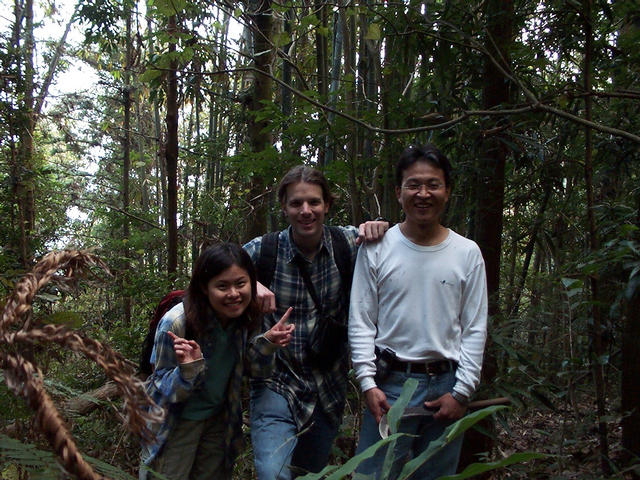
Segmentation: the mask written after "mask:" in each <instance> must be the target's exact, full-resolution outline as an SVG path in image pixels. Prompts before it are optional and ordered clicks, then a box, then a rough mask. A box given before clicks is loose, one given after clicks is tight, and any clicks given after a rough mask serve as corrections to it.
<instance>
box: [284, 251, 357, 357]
mask: <svg viewBox="0 0 640 480" xmlns="http://www.w3.org/2000/svg"><path fill="white" fill-rule="evenodd" d="M294 263H295V264H296V265H297V266H298V269H299V270H300V274H301V275H302V278H303V279H304V283H305V285H306V287H307V290H308V291H309V294H311V298H312V299H313V303H315V305H316V309H317V310H318V320H317V321H316V324H315V326H314V327H313V330H312V331H311V333H310V334H309V344H308V347H309V350H308V357H309V362H310V364H311V366H312V367H313V368H315V369H318V370H331V369H332V368H333V366H334V365H335V364H336V362H337V361H338V360H339V359H340V358H342V357H343V355H344V354H345V353H346V351H347V325H346V322H345V323H342V322H340V321H338V320H337V319H335V318H333V317H329V316H325V314H324V309H323V308H322V304H321V303H320V300H319V298H318V295H317V294H316V290H315V288H314V287H313V283H312V282H311V276H310V275H309V270H307V265H306V263H305V261H304V259H303V258H301V257H300V256H296V257H295V258H294Z"/></svg>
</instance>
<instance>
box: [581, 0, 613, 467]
mask: <svg viewBox="0 0 640 480" xmlns="http://www.w3.org/2000/svg"><path fill="white" fill-rule="evenodd" d="M592 5H593V4H592V0H583V5H582V6H583V9H582V14H583V20H584V33H585V47H584V48H585V52H584V67H583V78H584V91H585V94H586V95H585V97H584V99H585V100H584V101H585V119H586V120H589V121H591V120H592V97H591V95H590V94H591V68H592V67H591V56H592V54H593V23H592V22H593V14H592ZM592 144H593V140H592V131H591V129H590V128H589V127H585V145H584V148H585V158H584V181H585V187H586V196H587V222H588V232H589V247H590V250H591V253H592V254H593V253H595V252H596V250H598V247H599V240H598V231H597V225H596V218H595V212H594V194H593V146H592ZM589 286H590V290H591V315H592V317H593V329H592V331H591V340H592V343H593V357H592V359H591V366H592V370H593V377H594V382H595V386H596V410H597V414H598V435H599V437H600V467H601V469H602V473H604V474H605V475H609V474H610V473H611V467H610V464H609V458H608V457H609V440H608V435H607V423H606V422H605V420H604V416H605V413H606V408H605V402H606V399H605V396H606V393H605V385H604V365H603V364H602V358H603V355H604V345H603V341H602V314H601V310H600V307H599V305H598V299H599V291H598V288H599V285H598V280H597V278H596V276H595V275H590V277H589Z"/></svg>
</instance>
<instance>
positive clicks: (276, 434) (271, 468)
mask: <svg viewBox="0 0 640 480" xmlns="http://www.w3.org/2000/svg"><path fill="white" fill-rule="evenodd" d="M337 433H338V426H337V425H333V424H332V423H331V421H330V420H329V418H328V417H327V415H326V414H325V413H324V411H323V410H322V408H321V407H320V405H316V409H315V410H314V412H313V415H312V416H311V423H310V424H309V425H308V426H307V427H306V428H304V429H303V430H302V432H301V433H300V432H298V428H297V425H296V422H295V420H294V419H293V415H292V413H291V410H290V409H289V403H288V402H287V400H286V398H284V397H283V396H282V395H280V394H278V393H276V392H274V391H273V390H270V389H269V388H267V387H265V386H256V385H252V387H251V443H252V444H253V455H254V460H255V466H256V473H257V474H258V480H276V479H277V480H290V479H291V478H294V477H295V476H297V475H296V473H300V474H302V473H306V472H319V471H320V470H322V469H323V468H324V467H325V465H326V464H327V460H328V459H329V451H330V449H331V444H332V443H333V439H334V438H335V436H336V435H337ZM290 467H292V468H290ZM294 472H295V473H294Z"/></svg>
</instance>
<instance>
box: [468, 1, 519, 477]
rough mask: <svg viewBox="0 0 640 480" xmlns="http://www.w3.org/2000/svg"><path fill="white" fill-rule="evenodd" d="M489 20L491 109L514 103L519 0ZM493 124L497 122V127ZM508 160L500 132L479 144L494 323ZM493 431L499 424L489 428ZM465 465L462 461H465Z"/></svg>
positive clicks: (494, 5) (479, 215) (494, 7)
mask: <svg viewBox="0 0 640 480" xmlns="http://www.w3.org/2000/svg"><path fill="white" fill-rule="evenodd" d="M485 18H486V24H487V40H486V44H485V48H486V49H487V51H488V52H489V54H490V55H491V57H493V60H492V58H489V57H485V59H484V68H485V71H484V79H483V83H484V86H483V101H484V107H485V108H486V109H492V108H494V107H496V106H498V105H501V104H505V103H508V102H509V98H510V89H509V80H508V79H507V78H505V77H504V75H503V74H502V72H501V71H500V69H499V68H498V67H497V66H496V65H495V64H494V61H497V62H499V63H500V64H501V65H502V66H503V68H505V69H506V70H507V71H509V70H510V67H509V65H510V60H509V50H510V48H511V44H512V42H513V32H512V21H513V0H489V1H488V2H487V3H486V10H485ZM492 126H493V125H492ZM506 158H507V148H506V146H505V143H504V142H502V141H501V140H500V139H499V138H497V137H496V136H492V137H489V138H486V139H484V140H483V141H482V142H481V145H480V148H479V159H478V162H479V163H478V185H477V187H476V198H475V209H476V210H475V222H474V223H475V235H474V239H475V241H476V242H477V243H478V245H479V246H480V249H481V250H482V255H483V256H484V260H485V264H486V271H487V290H488V294H489V319H490V322H489V327H490V328H491V327H494V326H495V325H496V324H497V323H498V321H499V318H500V304H499V287H500V256H501V251H502V241H501V240H502V220H503V206H504V176H505V164H506ZM496 375H497V360H496V354H495V351H494V350H493V348H492V346H491V344H490V342H488V344H487V351H486V353H485V361H484V365H483V371H482V376H483V382H484V383H489V384H490V383H491V382H492V381H493V379H494V378H495V376H496ZM486 428H488V429H489V430H491V429H493V425H492V424H489V425H487V426H486ZM469 437H470V438H469V442H468V447H467V455H468V457H467V459H466V460H467V461H468V460H469V457H473V456H474V455H477V454H479V453H481V452H490V451H491V449H492V448H493V442H492V440H491V437H490V436H488V435H474V436H472V435H469ZM461 466H462V462H461Z"/></svg>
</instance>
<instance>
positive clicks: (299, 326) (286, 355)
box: [244, 226, 358, 430]
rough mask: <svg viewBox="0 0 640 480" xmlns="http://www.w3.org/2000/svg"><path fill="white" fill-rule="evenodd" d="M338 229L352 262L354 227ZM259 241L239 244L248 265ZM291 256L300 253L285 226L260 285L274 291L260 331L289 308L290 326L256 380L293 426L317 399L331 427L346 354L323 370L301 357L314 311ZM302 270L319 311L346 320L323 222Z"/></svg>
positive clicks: (343, 388) (343, 386)
mask: <svg viewBox="0 0 640 480" xmlns="http://www.w3.org/2000/svg"><path fill="white" fill-rule="evenodd" d="M340 228H341V230H342V232H343V233H344V235H345V238H346V239H347V243H348V245H349V247H350V250H351V261H352V265H353V263H355V258H356V254H357V247H356V238H357V237H358V231H357V229H356V228H355V227H340ZM261 244H262V237H257V238H254V239H253V240H251V241H250V242H249V243H247V244H246V245H245V246H244V249H245V250H246V251H247V253H249V255H250V256H251V258H252V259H253V261H254V263H257V260H258V258H259V257H260V247H261ZM296 255H302V254H301V253H300V251H299V250H298V248H297V247H296V245H295V244H294V243H293V242H292V241H291V227H289V228H287V229H286V230H283V231H281V232H280V235H279V240H278V253H277V260H276V268H275V272H274V274H273V279H272V281H271V285H270V286H268V285H265V286H268V287H269V289H270V290H271V291H272V292H273V293H274V294H275V297H276V312H275V314H272V315H265V317H264V325H263V330H268V329H269V328H271V327H272V326H273V325H274V324H275V323H276V321H277V319H280V318H281V317H282V315H284V313H285V312H286V310H287V308H289V306H292V307H293V311H292V312H291V316H290V317H289V322H290V323H294V324H295V326H296V329H295V331H294V333H293V339H292V341H291V343H290V344H289V346H288V347H287V348H283V349H281V350H279V351H278V352H277V353H276V365H275V369H274V371H273V374H272V375H271V377H270V378H268V379H266V380H262V381H264V382H265V383H266V385H267V387H269V388H270V389H272V390H273V391H275V392H276V393H279V394H280V395H282V396H283V397H285V398H286V399H287V401H288V403H289V407H290V408H291V411H292V413H293V417H294V419H295V421H296V424H297V426H298V428H299V429H300V430H301V429H302V428H303V427H304V426H305V425H306V424H307V422H308V421H309V419H310V417H311V414H312V413H313V410H314V408H315V406H316V404H317V402H320V405H321V406H322V408H323V409H324V411H325V412H326V413H327V414H328V416H329V418H330V419H331V420H332V421H333V422H334V423H335V424H336V425H337V424H339V423H340V421H341V419H342V411H343V409H344V404H345V399H346V392H347V374H348V366H349V358H348V355H345V356H344V357H343V358H342V359H341V360H340V361H339V362H336V365H335V366H334V367H333V368H332V369H331V370H329V371H319V370H315V369H312V368H311V366H310V364H309V361H308V358H307V346H308V342H309V334H310V333H311V331H312V330H313V327H314V325H315V324H316V322H317V321H318V311H317V309H316V306H315V303H314V302H313V299H312V298H311V294H310V293H309V291H308V290H307V287H306V285H305V283H304V279H303V278H302V275H301V274H300V271H299V269H298V267H297V266H296V265H295V263H293V259H294V257H295V256H296ZM303 258H304V257H303ZM308 270H309V274H310V276H311V281H312V282H313V285H314V287H315V289H316V292H317V295H318V297H319V299H320V302H322V305H323V310H324V312H325V315H332V316H333V317H334V318H336V319H344V321H345V322H346V317H347V315H348V309H349V305H347V304H346V295H344V293H343V287H342V282H341V279H340V272H339V271H338V267H337V266H336V263H335V261H334V258H333V245H332V242H331V233H330V232H329V230H328V228H327V227H326V226H324V232H323V235H322V240H321V246H320V250H319V251H318V253H317V254H316V256H315V257H314V258H313V260H312V261H311V262H309V265H308Z"/></svg>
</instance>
